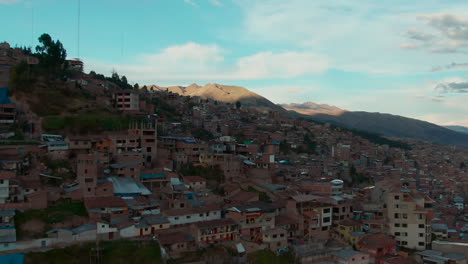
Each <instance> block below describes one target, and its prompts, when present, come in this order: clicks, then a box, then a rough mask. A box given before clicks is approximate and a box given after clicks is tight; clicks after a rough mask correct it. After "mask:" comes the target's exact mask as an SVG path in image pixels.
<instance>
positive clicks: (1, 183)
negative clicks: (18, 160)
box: [0, 170, 15, 204]
mask: <svg viewBox="0 0 468 264" xmlns="http://www.w3.org/2000/svg"><path fill="white" fill-rule="evenodd" d="M14 177H15V172H14V171H6V170H1V171H0V204H4V203H6V201H7V200H8V199H9V198H10V179H12V178H14Z"/></svg>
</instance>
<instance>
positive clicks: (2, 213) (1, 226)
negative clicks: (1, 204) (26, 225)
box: [0, 209, 16, 251]
mask: <svg viewBox="0 0 468 264" xmlns="http://www.w3.org/2000/svg"><path fill="white" fill-rule="evenodd" d="M14 218H15V209H4V210H0V251H3V250H12V249H15V247H16V227H15V219H14Z"/></svg>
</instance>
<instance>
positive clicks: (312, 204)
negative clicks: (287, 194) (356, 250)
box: [287, 195, 333, 237]
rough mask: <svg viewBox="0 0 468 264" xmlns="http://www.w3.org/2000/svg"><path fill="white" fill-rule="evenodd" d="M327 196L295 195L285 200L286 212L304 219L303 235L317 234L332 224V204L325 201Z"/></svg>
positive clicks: (326, 229)
mask: <svg viewBox="0 0 468 264" xmlns="http://www.w3.org/2000/svg"><path fill="white" fill-rule="evenodd" d="M328 199H329V198H326V197H320V196H315V195H296V196H292V197H291V198H290V199H289V200H288V201H287V203H288V204H287V209H288V212H290V213H293V214H296V215H299V216H301V217H303V219H304V225H303V228H304V230H303V234H304V236H308V237H310V236H314V235H319V234H320V233H321V231H326V232H324V234H325V233H328V230H330V227H331V225H332V214H333V212H332V205H330V204H328V203H325V202H327V201H328Z"/></svg>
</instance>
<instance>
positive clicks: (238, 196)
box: [228, 191, 258, 202]
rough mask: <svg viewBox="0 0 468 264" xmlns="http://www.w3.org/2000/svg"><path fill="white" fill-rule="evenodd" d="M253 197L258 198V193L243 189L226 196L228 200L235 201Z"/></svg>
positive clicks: (245, 200)
mask: <svg viewBox="0 0 468 264" xmlns="http://www.w3.org/2000/svg"><path fill="white" fill-rule="evenodd" d="M254 198H257V199H258V193H255V192H245V191H240V192H236V193H235V194H233V195H231V196H229V197H228V199H229V200H232V201H236V202H248V201H249V200H251V199H254Z"/></svg>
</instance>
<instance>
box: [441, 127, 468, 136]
mask: <svg viewBox="0 0 468 264" xmlns="http://www.w3.org/2000/svg"><path fill="white" fill-rule="evenodd" d="M445 127H446V128H448V129H450V130H453V131H456V132H460V133H466V134H468V127H464V126H445Z"/></svg>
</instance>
